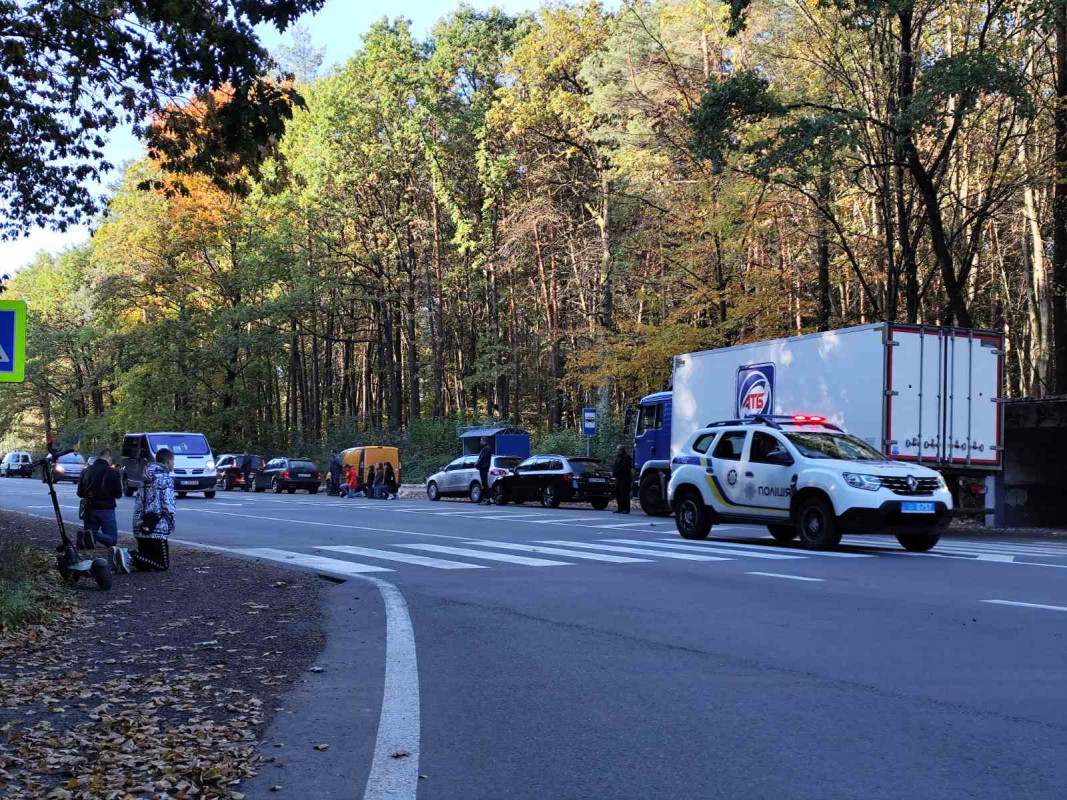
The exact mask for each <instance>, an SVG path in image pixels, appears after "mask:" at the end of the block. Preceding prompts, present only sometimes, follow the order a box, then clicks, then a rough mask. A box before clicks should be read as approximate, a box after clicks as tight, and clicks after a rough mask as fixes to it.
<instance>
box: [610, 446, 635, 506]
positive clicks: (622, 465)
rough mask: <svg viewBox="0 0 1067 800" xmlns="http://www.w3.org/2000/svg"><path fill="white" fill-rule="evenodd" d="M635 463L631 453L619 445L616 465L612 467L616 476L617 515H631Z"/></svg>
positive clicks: (612, 471)
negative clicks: (631, 483) (631, 458)
mask: <svg viewBox="0 0 1067 800" xmlns="http://www.w3.org/2000/svg"><path fill="white" fill-rule="evenodd" d="M633 471H634V468H633V462H632V461H631V460H630V453H629V452H628V451H627V450H626V448H625V447H623V446H622V445H621V444H620V445H619V449H618V450H616V451H615V463H614V464H613V465H612V468H611V474H612V475H614V476H615V505H617V506H618V508H617V509H616V510H615V513H616V514H629V513H630V482H631V481H632V480H633Z"/></svg>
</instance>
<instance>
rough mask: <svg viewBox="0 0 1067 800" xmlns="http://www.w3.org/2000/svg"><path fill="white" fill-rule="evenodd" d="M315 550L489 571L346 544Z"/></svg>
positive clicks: (458, 562) (439, 559) (442, 559)
mask: <svg viewBox="0 0 1067 800" xmlns="http://www.w3.org/2000/svg"><path fill="white" fill-rule="evenodd" d="M315 549H316V550H329V551H330V552H333V553H347V554H348V555H352V556H366V557H367V558H381V559H384V560H386V561H400V562H402V563H404V564H417V565H419V566H420V567H433V568H434V569H489V567H485V566H482V565H481V564H467V563H465V562H463V561H449V560H448V559H444V558H430V557H429V556H417V555H415V554H414V553H394V552H392V551H391V550H375V549H373V548H370V547H353V546H352V545H347V544H339V545H329V546H325V547H316V548H315Z"/></svg>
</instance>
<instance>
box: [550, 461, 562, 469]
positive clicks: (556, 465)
mask: <svg viewBox="0 0 1067 800" xmlns="http://www.w3.org/2000/svg"><path fill="white" fill-rule="evenodd" d="M548 468H549V469H563V462H562V461H559V460H555V461H552V462H551V463H550V464H549V466H548Z"/></svg>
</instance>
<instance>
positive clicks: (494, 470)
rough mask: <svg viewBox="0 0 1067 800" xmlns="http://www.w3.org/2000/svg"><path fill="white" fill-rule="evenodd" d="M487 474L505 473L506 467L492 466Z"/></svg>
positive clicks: (506, 472)
mask: <svg viewBox="0 0 1067 800" xmlns="http://www.w3.org/2000/svg"><path fill="white" fill-rule="evenodd" d="M489 474H490V475H497V476H499V475H507V474H508V471H507V470H506V469H499V468H497V467H493V468H492V469H491V470H489Z"/></svg>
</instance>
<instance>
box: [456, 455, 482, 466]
mask: <svg viewBox="0 0 1067 800" xmlns="http://www.w3.org/2000/svg"><path fill="white" fill-rule="evenodd" d="M477 463H478V457H477V456H470V457H468V458H465V459H463V466H462V467H460V469H474V467H475V466H476V465H477Z"/></svg>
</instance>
